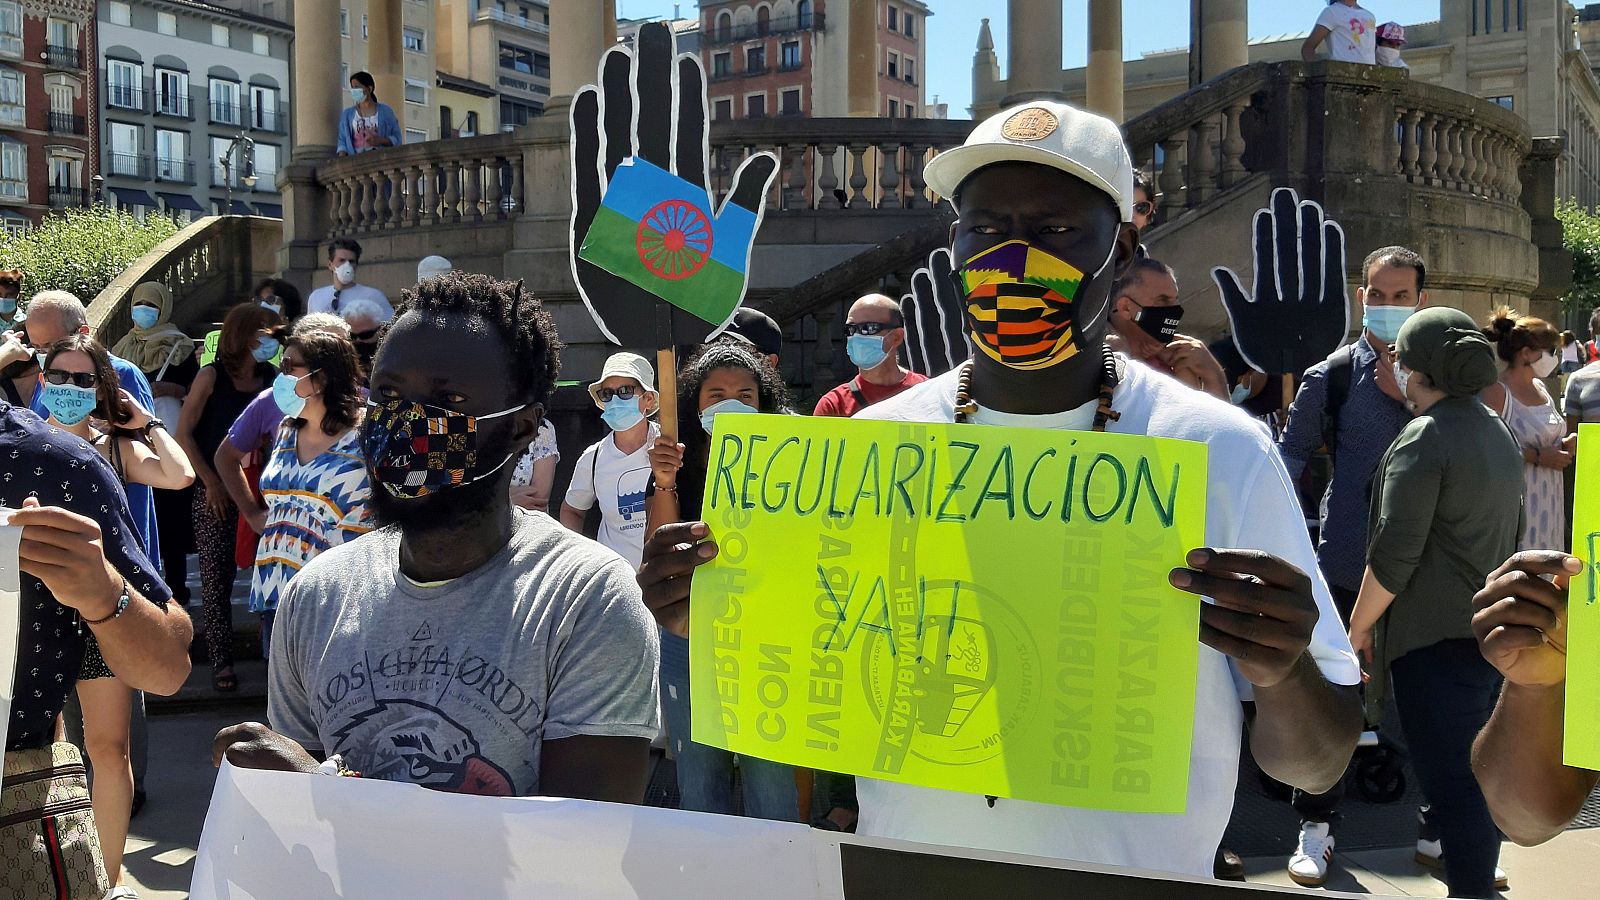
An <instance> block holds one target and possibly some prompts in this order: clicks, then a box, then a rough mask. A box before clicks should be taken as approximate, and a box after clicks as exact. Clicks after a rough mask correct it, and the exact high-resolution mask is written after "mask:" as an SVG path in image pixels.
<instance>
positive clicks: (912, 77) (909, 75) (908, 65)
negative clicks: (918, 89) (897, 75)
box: [902, 56, 917, 84]
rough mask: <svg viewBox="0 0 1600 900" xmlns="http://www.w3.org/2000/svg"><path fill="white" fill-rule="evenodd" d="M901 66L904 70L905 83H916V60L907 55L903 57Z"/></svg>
mask: <svg viewBox="0 0 1600 900" xmlns="http://www.w3.org/2000/svg"><path fill="white" fill-rule="evenodd" d="M902 68H903V69H904V70H905V76H906V84H916V83H917V61H916V60H914V59H912V58H911V57H909V56H908V57H906V58H905V62H904V64H903V65H902Z"/></svg>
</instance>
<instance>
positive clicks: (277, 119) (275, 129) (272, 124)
mask: <svg viewBox="0 0 1600 900" xmlns="http://www.w3.org/2000/svg"><path fill="white" fill-rule="evenodd" d="M248 124H249V126H250V130H251V131H265V132H267V133H268V134H286V133H287V132H286V131H285V130H284V129H285V126H286V125H287V124H288V123H287V121H286V120H285V117H284V114H283V110H282V109H281V108H274V109H263V108H261V107H252V108H251V110H250V122H249V123H248Z"/></svg>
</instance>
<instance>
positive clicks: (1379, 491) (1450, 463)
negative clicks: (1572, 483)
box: [1367, 398, 1559, 674]
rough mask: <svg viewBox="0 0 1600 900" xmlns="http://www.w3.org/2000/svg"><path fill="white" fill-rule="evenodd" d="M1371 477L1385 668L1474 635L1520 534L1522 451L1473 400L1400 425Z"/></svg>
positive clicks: (1372, 546) (1373, 557)
mask: <svg viewBox="0 0 1600 900" xmlns="http://www.w3.org/2000/svg"><path fill="white" fill-rule="evenodd" d="M1378 472H1379V477H1378V479H1377V481H1376V483H1375V486H1374V488H1373V498H1372V520H1371V529H1370V531H1369V534H1370V535H1371V538H1370V542H1369V544H1368V548H1367V564H1368V565H1369V566H1370V567H1371V568H1372V573H1373V575H1374V576H1375V577H1376V578H1377V579H1378V583H1379V584H1381V585H1383V587H1384V589H1385V590H1389V591H1393V592H1394V594H1395V599H1394V603H1393V604H1392V605H1391V606H1390V607H1389V610H1388V612H1387V613H1385V614H1384V617H1383V619H1382V620H1380V622H1379V625H1378V630H1377V631H1378V636H1377V640H1378V657H1379V659H1380V660H1381V662H1382V665H1381V666H1380V667H1379V668H1380V669H1387V668H1388V666H1389V664H1390V663H1391V662H1393V661H1394V660H1397V659H1399V658H1400V657H1402V656H1404V655H1405V654H1407V653H1409V652H1411V651H1412V650H1417V649H1420V648H1423V647H1428V646H1431V645H1433V644H1437V643H1438V642H1440V641H1444V640H1449V639H1452V638H1471V637H1472V636H1473V635H1472V596H1473V595H1474V594H1476V593H1477V592H1478V591H1480V590H1482V589H1483V582H1484V578H1485V577H1486V576H1487V575H1488V574H1489V573H1490V572H1492V571H1494V570H1495V569H1496V568H1497V567H1499V565H1500V564H1501V563H1502V562H1504V561H1505V560H1506V559H1507V558H1508V557H1510V556H1511V554H1512V553H1515V552H1516V549H1517V538H1518V536H1519V535H1520V534H1521V533H1522V492H1523V478H1522V452H1521V451H1520V450H1519V449H1518V447H1517V442H1516V439H1515V438H1513V437H1512V436H1511V432H1510V431H1508V430H1507V429H1506V426H1505V423H1504V422H1502V421H1501V420H1500V417H1499V416H1497V415H1495V414H1494V413H1493V412H1491V411H1490V410H1489V409H1488V408H1487V407H1485V406H1484V405H1483V404H1482V403H1480V402H1478V400H1477V399H1476V398H1461V399H1448V400H1441V401H1439V402H1438V403H1436V404H1434V406H1432V407H1431V408H1429V410H1428V411H1427V412H1425V413H1423V414H1422V415H1419V416H1417V417H1416V418H1415V419H1413V420H1411V422H1410V424H1408V425H1406V427H1405V428H1404V429H1403V430H1402V431H1401V432H1400V436H1399V437H1397V438H1395V441H1394V443H1393V444H1392V445H1390V447H1389V451H1388V452H1387V453H1385V454H1384V457H1383V461H1382V462H1381V463H1379V465H1378ZM1556 549H1559V548H1556ZM1374 674H1377V673H1374Z"/></svg>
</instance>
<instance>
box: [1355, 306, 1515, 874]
mask: <svg viewBox="0 0 1600 900" xmlns="http://www.w3.org/2000/svg"><path fill="white" fill-rule="evenodd" d="M1395 352H1396V357H1397V360H1398V361H1397V362H1396V363H1395V370H1396V377H1397V380H1398V381H1399V383H1400V389H1401V391H1403V392H1404V393H1405V396H1406V400H1407V405H1408V406H1410V407H1411V409H1412V411H1413V412H1414V413H1415V414H1416V418H1415V419H1413V420H1412V421H1411V422H1410V424H1408V425H1407V426H1406V427H1405V429H1404V430H1402V431H1401V432H1400V436H1399V437H1397V438H1395V442H1394V444H1393V445H1391V446H1390V447H1389V451H1388V453H1386V454H1385V455H1384V458H1383V461H1382V463H1381V464H1380V465H1379V467H1378V480H1377V482H1376V485H1375V487H1374V491H1373V502H1372V521H1371V527H1370V528H1369V531H1368V533H1369V535H1370V537H1369V544H1368V550H1367V571H1366V577H1365V579H1364V580H1363V582H1362V584H1361V593H1360V595H1359V596H1358V598H1357V600H1356V607H1355V611H1354V613H1353V614H1352V615H1351V618H1350V643H1351V644H1352V646H1354V647H1355V649H1356V652H1357V653H1360V654H1361V655H1362V657H1363V658H1364V659H1365V660H1366V663H1367V665H1368V671H1369V672H1370V673H1371V674H1372V675H1373V676H1374V684H1373V685H1372V686H1369V688H1368V690H1369V692H1370V694H1369V696H1382V684H1383V678H1382V676H1383V675H1384V674H1385V673H1386V672H1387V673H1389V674H1392V676H1393V679H1394V693H1395V701H1396V704H1397V706H1398V707H1399V714H1400V722H1401V725H1402V727H1403V728H1404V729H1405V736H1406V743H1407V745H1408V746H1409V748H1410V750H1411V762H1412V767H1413V768H1414V769H1415V770H1416V772H1417V777H1418V778H1420V779H1421V781H1422V790H1423V793H1424V794H1425V795H1426V796H1427V798H1428V802H1429V804H1430V805H1432V807H1433V818H1434V820H1435V821H1436V823H1437V824H1438V826H1439V831H1440V843H1441V844H1442V845H1443V848H1444V867H1445V882H1446V883H1447V884H1448V885H1449V887H1450V896H1452V897H1468V898H1473V897H1494V896H1496V893H1495V866H1496V863H1497V862H1498V860H1499V855H1500V833H1499V832H1498V831H1497V830H1496V829H1495V825H1494V820H1493V819H1492V818H1491V817H1490V815H1489V808H1488V805H1487V804H1486V803H1485V801H1484V799H1483V792H1482V791H1481V790H1480V789H1479V787H1478V783H1477V780H1476V779H1475V778H1474V777H1473V774H1472V765H1471V756H1472V740H1473V737H1474V736H1475V735H1476V734H1477V733H1478V731H1479V730H1480V729H1482V728H1483V726H1484V724H1485V723H1486V722H1488V720H1489V713H1490V712H1491V711H1492V710H1493V709H1494V703H1495V698H1496V696H1497V695H1498V694H1499V692H1500V677H1499V674H1498V673H1497V672H1496V671H1495V669H1494V667H1493V666H1491V665H1490V664H1489V663H1488V662H1486V661H1485V660H1484V658H1483V656H1482V655H1481V654H1479V652H1478V647H1477V643H1476V641H1475V640H1474V638H1473V634H1472V597H1473V594H1475V593H1476V592H1477V591H1478V590H1479V589H1480V588H1482V587H1483V584H1484V578H1485V576H1487V575H1488V574H1489V572H1491V571H1492V570H1493V569H1494V568H1495V566H1497V565H1498V564H1499V562H1500V561H1501V560H1503V559H1505V558H1506V557H1508V556H1510V555H1511V554H1512V552H1514V551H1515V550H1516V549H1517V538H1518V536H1519V535H1520V533H1521V530H1522V492H1523V478H1522V455H1521V451H1520V449H1519V448H1518V446H1517V442H1516V439H1515V438H1513V437H1512V436H1511V432H1510V431H1509V430H1508V429H1507V428H1506V426H1505V423H1504V422H1502V421H1501V420H1500V417H1499V416H1497V415H1495V414H1494V413H1493V412H1491V411H1490V410H1489V409H1488V407H1486V406H1484V405H1483V404H1482V403H1480V402H1479V401H1478V399H1477V394H1478V392H1479V391H1481V390H1483V389H1484V388H1485V387H1487V386H1488V385H1490V384H1491V383H1493V382H1494V380H1495V376H1496V367H1495V361H1494V349H1493V347H1492V346H1491V345H1490V343H1489V341H1488V339H1487V338H1485V337H1484V336H1483V334H1482V332H1480V331H1479V330H1478V328H1477V326H1476V325H1475V324H1474V323H1473V321H1472V319H1471V318H1470V317H1469V316H1467V314H1466V313H1463V312H1461V311H1460V310H1455V309H1447V308H1442V307H1440V308H1434V309H1426V310H1423V311H1421V312H1419V313H1417V314H1416V315H1414V316H1412V317H1411V319H1410V320H1408V321H1407V322H1406V324H1405V326H1404V327H1403V328H1401V329H1400V335H1399V337H1398V338H1397V339H1396V341H1395ZM1375 630H1376V632H1377V634H1376V636H1375V635H1374V631H1375Z"/></svg>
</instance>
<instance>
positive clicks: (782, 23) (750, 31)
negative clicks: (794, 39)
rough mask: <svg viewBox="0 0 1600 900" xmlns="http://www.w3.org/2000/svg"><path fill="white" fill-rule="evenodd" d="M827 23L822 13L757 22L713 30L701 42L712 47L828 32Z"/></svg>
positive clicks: (703, 36)
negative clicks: (811, 32) (777, 36)
mask: <svg viewBox="0 0 1600 900" xmlns="http://www.w3.org/2000/svg"><path fill="white" fill-rule="evenodd" d="M826 30H827V28H826V23H825V21H824V19H823V14H822V13H820V12H815V13H808V14H806V15H803V16H802V15H794V16H783V17H782V18H777V19H772V20H771V21H769V22H767V23H765V24H762V23H761V22H755V23H752V24H748V25H734V26H732V27H726V28H712V29H711V31H710V33H708V34H704V35H702V37H701V40H703V41H705V42H706V43H707V44H709V45H711V46H717V45H720V44H734V43H738V42H739V41H753V40H757V39H759V38H764V37H770V36H774V35H780V34H796V33H799V32H803V31H826Z"/></svg>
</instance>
